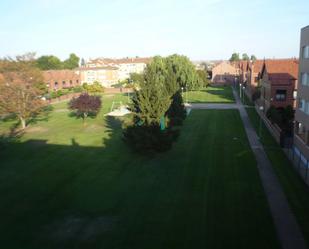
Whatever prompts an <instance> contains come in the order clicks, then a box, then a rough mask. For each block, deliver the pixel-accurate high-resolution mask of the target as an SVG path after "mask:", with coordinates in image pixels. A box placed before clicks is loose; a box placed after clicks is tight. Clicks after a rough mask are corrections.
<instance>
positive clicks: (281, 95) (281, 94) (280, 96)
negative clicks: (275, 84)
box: [276, 90, 286, 101]
mask: <svg viewBox="0 0 309 249" xmlns="http://www.w3.org/2000/svg"><path fill="white" fill-rule="evenodd" d="M276 100H277V101H285V100H286V90H277V91H276Z"/></svg>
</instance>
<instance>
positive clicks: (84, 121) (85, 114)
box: [83, 112, 87, 125]
mask: <svg viewBox="0 0 309 249" xmlns="http://www.w3.org/2000/svg"><path fill="white" fill-rule="evenodd" d="M86 118H87V113H86V112H84V117H83V124H84V125H86Z"/></svg>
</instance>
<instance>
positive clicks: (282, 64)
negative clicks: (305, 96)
mask: <svg viewBox="0 0 309 249" xmlns="http://www.w3.org/2000/svg"><path fill="white" fill-rule="evenodd" d="M298 64H299V62H298V60H297V59H279V60H265V64H264V65H265V67H263V69H266V71H267V73H268V75H269V77H271V78H273V79H275V78H276V79H283V78H284V79H287V78H288V79H298Z"/></svg>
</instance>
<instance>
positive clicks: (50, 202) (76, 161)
mask: <svg viewBox="0 0 309 249" xmlns="http://www.w3.org/2000/svg"><path fill="white" fill-rule="evenodd" d="M106 123H107V128H106V129H107V132H108V138H105V139H104V140H103V139H102V146H100V147H91V146H80V145H79V143H78V141H76V139H75V138H71V142H72V145H70V146H67V145H55V144H48V143H47V141H45V140H29V141H27V142H23V143H22V142H20V141H19V140H18V137H16V139H15V140H10V141H7V142H6V143H5V144H3V143H2V145H3V147H2V148H1V149H0V158H1V161H2V163H1V166H0V179H3V180H4V179H5V181H2V180H1V182H0V193H2V194H1V205H0V219H1V224H0V241H1V246H2V247H3V248H12V249H14V248H24V249H28V248H29V249H30V248H31V249H36V248H73V247H74V248H76V246H77V247H78V248H97V247H95V245H96V241H97V239H100V240H101V239H106V240H107V242H108V241H109V240H112V239H115V238H113V235H111V234H110V233H111V231H112V230H113V228H114V226H116V225H117V224H118V218H117V217H115V215H114V212H113V209H112V207H114V206H117V205H118V204H117V202H119V199H118V198H117V197H114V198H111V196H110V191H111V189H109V188H108V186H109V185H108V183H109V182H110V181H111V180H113V179H114V178H115V179H116V178H117V177H119V175H118V174H119V172H121V171H122V167H125V165H123V164H121V163H120V164H115V163H113V162H114V161H115V160H119V158H120V156H121V155H124V154H126V153H127V152H126V151H127V147H126V146H125V145H124V144H123V143H122V141H121V137H122V129H121V123H122V122H121V120H119V119H116V118H113V117H106ZM98 136H99V134H98ZM17 155H18V156H17ZM111 165H113V167H110V166H111ZM106 200H108V201H106ZM47 245H48V246H47Z"/></svg>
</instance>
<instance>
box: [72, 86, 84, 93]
mask: <svg viewBox="0 0 309 249" xmlns="http://www.w3.org/2000/svg"><path fill="white" fill-rule="evenodd" d="M83 91H84V88H83V87H82V86H76V87H74V88H73V92H75V93H81V92H83Z"/></svg>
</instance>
